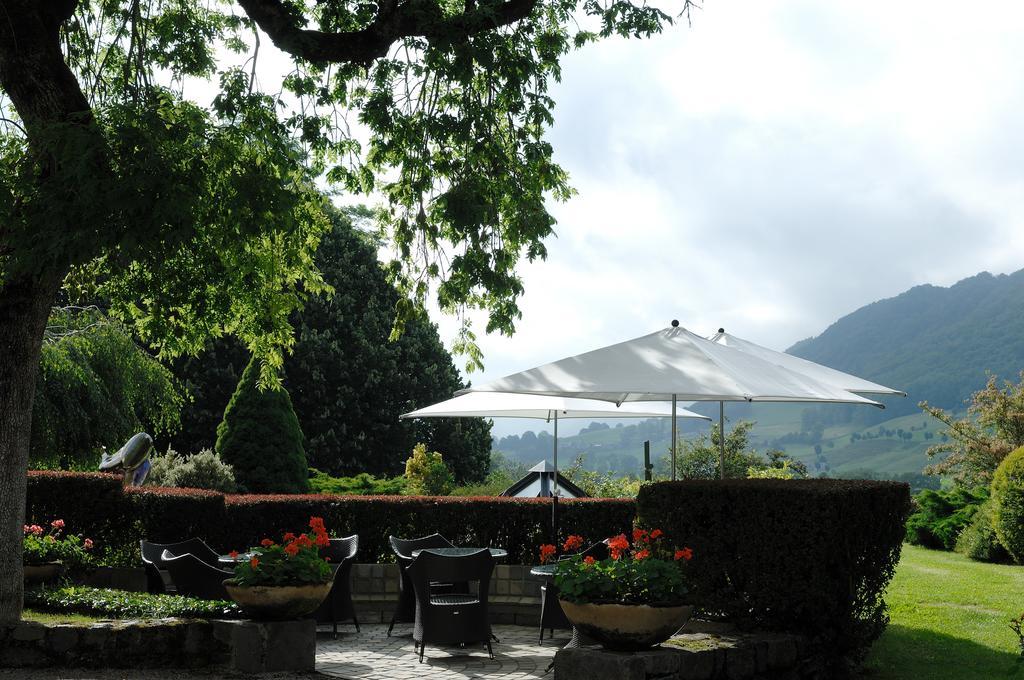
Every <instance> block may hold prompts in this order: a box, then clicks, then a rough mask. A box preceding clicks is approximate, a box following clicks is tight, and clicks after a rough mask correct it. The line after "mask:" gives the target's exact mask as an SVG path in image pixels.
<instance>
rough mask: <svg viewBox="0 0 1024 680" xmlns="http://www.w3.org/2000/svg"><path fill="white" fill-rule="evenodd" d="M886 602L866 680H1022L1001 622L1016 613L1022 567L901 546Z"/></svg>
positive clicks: (1023, 671) (1023, 672)
mask: <svg viewBox="0 0 1024 680" xmlns="http://www.w3.org/2000/svg"><path fill="white" fill-rule="evenodd" d="M886 601H887V602H888V603H889V607H890V615H891V616H892V622H891V623H890V624H889V627H888V628H887V629H886V631H885V633H884V634H883V635H882V637H881V638H880V639H879V640H878V642H876V643H875V645H874V647H873V648H872V649H871V653H870V654H869V656H868V659H867V662H866V664H865V669H866V677H868V678H873V679H875V680H908V679H912V680H998V679H1001V678H1013V679H1024V659H1022V658H1021V656H1020V654H1019V653H1018V646H1017V636H1016V635H1015V634H1014V632H1013V631H1011V630H1010V627H1009V625H1008V623H1009V621H1010V619H1012V618H1014V617H1015V616H1017V615H1019V614H1020V613H1021V612H1022V611H1024V567H1022V566H1011V565H998V564H982V563H980V562H972V561H971V560H968V559H967V558H965V557H963V556H961V555H957V554H955V553H948V552H939V551H934V550H926V549H924V548H917V547H914V546H909V545H904V546H903V558H902V559H901V560H900V564H899V567H898V568H897V570H896V576H895V578H893V581H892V583H891V584H890V585H889V590H888V592H887V594H886Z"/></svg>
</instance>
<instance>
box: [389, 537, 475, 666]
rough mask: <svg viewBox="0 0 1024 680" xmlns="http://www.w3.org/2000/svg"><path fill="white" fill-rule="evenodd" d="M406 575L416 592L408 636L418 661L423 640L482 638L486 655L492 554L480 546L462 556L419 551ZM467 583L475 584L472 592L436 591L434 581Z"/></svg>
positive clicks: (446, 641)
mask: <svg viewBox="0 0 1024 680" xmlns="http://www.w3.org/2000/svg"><path fill="white" fill-rule="evenodd" d="M407 571H408V572H409V579H410V580H411V581H412V583H413V589H414V591H415V593H416V621H415V627H414V628H413V633H412V639H413V643H414V645H415V647H416V648H417V651H419V654H420V663H423V656H424V653H425V651H426V647H427V643H428V642H429V643H431V644H435V645H454V644H463V645H464V644H471V643H474V642H483V643H484V644H486V645H487V655H488V656H489V657H490V658H491V659H493V658H494V651H493V650H492V649H491V623H490V620H489V619H488V616H487V592H488V590H489V588H490V583H491V572H492V571H494V558H493V557H491V552H490V550H488V549H486V548H483V549H481V550H478V551H477V552H475V553H472V554H470V555H466V556H464V557H446V556H444V555H438V554H436V553H430V552H423V553H420V556H419V557H417V558H416V559H415V560H413V563H412V564H411V565H409V567H408V569H407ZM438 582H441V583H445V582H447V583H467V584H468V583H470V582H476V583H477V587H476V588H475V591H474V592H472V593H438V592H437V591H436V590H434V588H433V587H432V586H433V584H434V583H438Z"/></svg>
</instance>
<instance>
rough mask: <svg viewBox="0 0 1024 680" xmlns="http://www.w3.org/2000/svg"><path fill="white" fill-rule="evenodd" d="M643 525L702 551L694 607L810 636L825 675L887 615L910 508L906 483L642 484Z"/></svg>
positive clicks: (863, 645)
mask: <svg viewBox="0 0 1024 680" xmlns="http://www.w3.org/2000/svg"><path fill="white" fill-rule="evenodd" d="M637 510H638V521H639V522H641V523H642V524H643V525H645V526H651V527H654V526H657V527H661V528H662V529H663V530H664V531H665V533H666V535H667V536H668V538H669V539H670V540H672V541H673V542H674V543H677V544H680V545H687V546H689V547H691V548H692V549H693V555H694V557H693V561H692V569H691V570H690V574H691V576H692V578H693V586H694V603H695V604H697V605H698V606H700V607H702V608H703V609H704V610H705V611H711V612H720V613H724V614H726V615H727V616H729V617H730V618H731V619H733V620H734V621H735V622H736V623H738V624H740V625H744V626H758V627H764V628H768V629H779V630H793V631H797V632H804V633H807V634H809V635H811V636H812V637H813V638H814V639H815V641H816V643H817V644H816V645H815V649H816V650H817V652H818V658H819V660H820V661H822V662H823V663H824V664H826V666H827V668H826V669H825V672H826V674H828V673H833V674H836V675H838V674H839V673H841V672H842V671H843V670H846V669H847V668H848V665H849V664H852V663H857V662H859V661H860V660H861V658H862V656H863V654H864V653H865V652H866V650H867V647H868V646H869V645H870V643H871V642H872V641H874V640H875V639H876V638H877V637H878V636H879V635H880V634H881V632H882V630H883V629H884V627H885V625H886V623H887V622H888V616H887V615H886V606H885V602H884V601H883V599H882V595H883V593H884V591H885V587H886V585H887V584H888V583H889V580H890V579H891V578H892V575H893V571H894V570H895V567H896V563H897V562H898V560H899V555H900V546H901V544H902V540H903V536H904V524H905V522H906V518H907V515H908V513H909V510H910V493H909V487H908V486H907V485H906V484H898V483H894V482H869V481H854V480H826V479H813V480H772V479H735V480H725V481H706V480H690V481H682V482H660V483H656V484H648V485H645V486H643V487H642V488H641V490H640V495H639V497H638V499H637Z"/></svg>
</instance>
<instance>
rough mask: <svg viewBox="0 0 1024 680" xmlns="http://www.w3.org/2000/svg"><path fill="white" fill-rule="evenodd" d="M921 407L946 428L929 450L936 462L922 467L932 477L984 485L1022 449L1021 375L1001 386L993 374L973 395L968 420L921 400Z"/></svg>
mask: <svg viewBox="0 0 1024 680" xmlns="http://www.w3.org/2000/svg"><path fill="white" fill-rule="evenodd" d="M920 407H921V408H922V409H923V410H924V411H925V413H928V414H929V415H931V416H933V417H935V418H938V419H939V420H941V421H942V422H943V423H945V425H946V430H945V434H946V441H944V442H941V443H939V444H936V445H935V446H932V447H931V448H929V449H928V455H929V457H932V458H936V459H937V461H936V462H935V463H934V464H932V465H930V466H928V467H927V468H925V472H927V473H929V474H933V475H949V476H951V477H952V478H953V480H954V481H956V482H957V483H960V484H963V485H965V486H969V487H974V486H979V485H981V486H987V485H988V484H989V483H990V482H991V481H992V474H993V473H994V472H995V470H996V468H997V467H998V466H999V464H1000V463H1001V462H1002V461H1003V459H1004V458H1006V456H1007V454H1009V453H1010V452H1011V451H1013V450H1014V449H1017V448H1020V447H1021V446H1024V372H1021V374H1020V382H1018V383H1013V382H1010V381H1009V380H1006V381H1004V382H1003V384H1002V386H1000V384H999V381H998V379H997V378H996V376H994V375H990V376H989V377H988V382H987V383H986V384H985V389H982V390H979V391H977V392H975V393H974V394H973V395H972V397H971V405H970V407H969V408H968V409H967V417H966V418H961V419H954V418H953V416H952V414H950V413H947V412H945V411H943V410H942V409H940V408H936V407H934V406H931V405H929V404H928V402H926V401H923V402H921V404H920Z"/></svg>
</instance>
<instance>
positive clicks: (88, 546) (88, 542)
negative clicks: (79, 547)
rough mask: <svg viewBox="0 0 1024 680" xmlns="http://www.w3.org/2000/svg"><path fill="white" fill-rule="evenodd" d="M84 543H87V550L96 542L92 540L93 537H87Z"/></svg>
mask: <svg viewBox="0 0 1024 680" xmlns="http://www.w3.org/2000/svg"><path fill="white" fill-rule="evenodd" d="M83 545H85V549H86V550H92V547H93V546H94V545H95V543H93V542H92V539H91V538H87V539H85V543H84V544H83Z"/></svg>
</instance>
